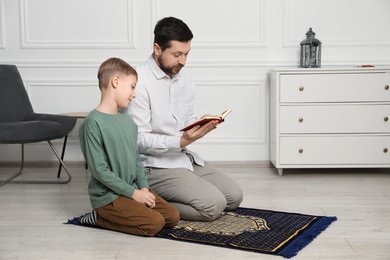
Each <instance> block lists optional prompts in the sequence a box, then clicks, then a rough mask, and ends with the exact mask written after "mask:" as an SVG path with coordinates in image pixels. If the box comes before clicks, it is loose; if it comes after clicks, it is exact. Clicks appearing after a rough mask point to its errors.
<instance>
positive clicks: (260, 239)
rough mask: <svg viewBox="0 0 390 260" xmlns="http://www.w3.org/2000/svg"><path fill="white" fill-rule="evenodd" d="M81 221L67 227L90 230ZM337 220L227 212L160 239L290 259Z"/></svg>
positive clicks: (184, 225) (164, 232)
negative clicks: (212, 219) (74, 225)
mask: <svg viewBox="0 0 390 260" xmlns="http://www.w3.org/2000/svg"><path fill="white" fill-rule="evenodd" d="M78 219H80V217H78V218H74V219H72V220H69V221H68V222H67V224H76V225H82V226H91V225H84V224H81V223H80V222H79V221H78ZM335 220H336V217H326V216H313V215H305V214H298V213H288V212H279V211H270V210H261V209H252V208H238V209H237V210H235V211H230V212H224V213H223V214H222V215H221V217H220V218H218V219H217V220H215V221H213V222H198V221H185V220H180V221H179V223H178V224H177V225H176V226H175V227H174V228H165V229H163V230H162V231H161V232H160V233H159V234H157V237H161V238H167V239H173V240H179V241H185V242H193V243H200V244H207V245H214V246H220V247H225V248H231V249H240V250H247V251H252V252H257V253H265V254H273V255H279V256H283V257H285V258H291V257H293V256H295V255H296V254H297V253H298V252H299V251H300V250H301V249H302V248H304V247H305V246H307V245H308V244H309V243H310V242H311V241H312V240H313V239H314V238H315V237H317V236H318V235H319V234H320V233H321V232H322V231H324V230H325V229H326V228H327V227H328V226H329V225H330V224H331V223H332V222H333V221H335Z"/></svg>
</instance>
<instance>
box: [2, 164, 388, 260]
mask: <svg viewBox="0 0 390 260" xmlns="http://www.w3.org/2000/svg"><path fill="white" fill-rule="evenodd" d="M218 167H220V168H221V169H223V170H224V171H225V172H226V173H227V174H229V175H230V176H231V177H232V178H234V179H235V180H236V181H237V182H238V183H239V184H240V185H241V186H242V188H243V190H244V201H243V203H242V206H243V207H252V208H259V209H270V210H279V211H287V212H298V213H305V214H314V215H327V216H336V217H337V218H338V220H337V221H336V222H334V223H333V224H332V225H331V226H330V227H329V228H328V229H327V230H326V231H325V232H323V233H322V234H321V235H320V236H318V237H317V238H316V239H315V240H314V241H313V242H312V243H311V244H309V245H308V246H307V247H306V248H304V249H303V250H302V251H301V252H300V253H299V254H298V255H297V256H296V257H295V258H294V259H315V260H319V259H329V260H330V259H332V260H334V259H343V260H346V259H351V260H352V259H354V260H356V259H361V260H363V259H364V260H367V259H370V260H371V259H383V260H384V259H386V260H388V259H390V170H389V169H376V170H372V169H371V170H368V169H349V170H339V169H333V170H286V171H285V172H284V176H282V177H280V176H278V175H277V174H276V171H275V170H274V169H272V168H268V167H258V166H257V167H256V166H249V167H241V166H239V165H234V164H230V165H223V164H218ZM7 170H8V171H9V170H10V169H8V168H7V169H6V168H0V176H1V177H3V176H5V175H6V174H5V172H6V171H7ZM55 171H56V169H54V168H51V169H43V168H28V169H26V170H25V174H24V176H28V177H34V178H35V177H38V176H45V177H47V178H49V177H53V176H55V175H56V172H55ZM70 171H71V173H72V175H73V180H72V181H71V182H70V183H69V184H66V185H31V184H28V185H24V184H6V185H4V186H2V187H0V259H1V260H5V259H7V260H8V259H12V260H13V259H23V260H25V259H35V260H43V259H47V260H49V259H50V260H55V259H83V260H88V259H91V260H92V259H100V260H113V259H116V260H128V259H148V260H150V259H158V260H161V259H167V260H174V259H185V260H192V259H202V260H203V259H221V260H222V259H223V260H226V259H232V260H233V259H234V260H235V259H282V258H281V257H278V256H270V255H264V254H257V253H251V252H245V251H239V250H232V249H223V248H218V247H212V246H204V245H199V244H191V243H183V242H177V241H170V240H166V239H160V238H146V237H137V236H131V235H127V234H122V233H118V232H111V231H106V230H99V229H90V228H84V227H78V226H73V225H64V224H63V223H64V222H65V221H66V220H67V219H68V218H72V217H74V216H78V215H80V214H82V213H84V212H87V211H89V210H90V204H89V199H88V195H87V182H88V172H87V171H85V170H84V169H83V167H73V168H70Z"/></svg>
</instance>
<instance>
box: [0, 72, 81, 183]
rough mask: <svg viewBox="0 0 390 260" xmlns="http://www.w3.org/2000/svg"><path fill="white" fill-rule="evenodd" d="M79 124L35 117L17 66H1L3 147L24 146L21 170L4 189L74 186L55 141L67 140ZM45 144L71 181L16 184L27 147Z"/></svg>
mask: <svg viewBox="0 0 390 260" xmlns="http://www.w3.org/2000/svg"><path fill="white" fill-rule="evenodd" d="M75 124H76V118H74V117H69V116H63V115H54V114H38V113H35V112H34V110H33V107H32V105H31V102H30V99H29V97H28V95H27V92H26V89H25V87H24V84H23V81H22V78H21V76H20V74H19V71H18V69H17V68H16V66H14V65H0V144H21V164H20V169H19V171H18V172H17V173H16V174H14V175H12V176H11V177H8V178H6V179H4V180H0V186H2V185H4V184H6V183H10V182H12V183H43V184H50V183H54V184H64V183H68V182H70V180H71V179H72V177H71V175H70V174H69V172H68V169H67V168H66V165H65V164H64V162H63V160H62V159H61V158H60V156H59V154H58V152H57V151H56V149H55V148H54V146H53V145H52V143H51V140H54V139H59V138H63V137H66V136H67V134H68V133H69V132H70V131H71V130H72V129H73V127H74V126H75ZM43 141H46V142H48V144H49V146H50V148H51V149H52V150H53V152H54V154H55V156H56V157H57V158H58V160H59V162H60V164H61V166H62V167H63V168H64V169H65V171H66V173H67V179H66V180H54V181H48V180H15V178H16V177H18V176H19V175H20V174H21V173H22V171H23V168H24V144H28V143H35V142H43ZM58 177H59V176H58Z"/></svg>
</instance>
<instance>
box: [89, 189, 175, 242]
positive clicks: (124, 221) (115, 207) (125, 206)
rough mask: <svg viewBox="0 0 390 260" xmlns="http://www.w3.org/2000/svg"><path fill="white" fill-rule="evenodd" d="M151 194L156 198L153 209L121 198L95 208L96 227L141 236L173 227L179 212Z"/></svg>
mask: <svg viewBox="0 0 390 260" xmlns="http://www.w3.org/2000/svg"><path fill="white" fill-rule="evenodd" d="M152 193H153V194H154V195H155V196H156V206H155V207H154V208H149V207H147V206H146V205H145V204H143V203H139V202H137V201H135V200H133V199H130V198H127V197H123V196H119V197H118V198H117V199H116V200H114V201H113V202H111V203H110V204H108V205H106V206H103V207H101V208H96V209H95V210H96V213H97V224H98V226H101V227H103V228H107V229H111V230H115V231H120V232H124V233H129V234H132V235H141V236H154V235H156V234H157V233H158V232H160V230H161V229H163V228H164V227H165V226H166V227H174V226H175V225H176V224H177V222H178V221H179V219H180V213H179V211H178V210H177V209H176V208H174V207H173V206H171V205H170V204H169V203H168V202H167V201H165V200H164V199H163V198H161V197H160V196H158V195H157V194H156V193H155V192H153V191H152Z"/></svg>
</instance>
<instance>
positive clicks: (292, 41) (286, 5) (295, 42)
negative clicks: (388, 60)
mask: <svg viewBox="0 0 390 260" xmlns="http://www.w3.org/2000/svg"><path fill="white" fill-rule="evenodd" d="M294 3H295V2H294V1H289V0H284V1H283V12H284V15H283V17H284V21H283V25H284V26H283V47H286V48H297V47H299V44H300V42H301V41H302V40H304V38H305V37H304V36H305V35H304V33H306V32H302V38H299V39H298V38H295V37H293V36H292V33H291V31H292V28H291V25H292V24H293V23H292V16H291V10H290V8H291V5H292V4H294ZM362 19H364V17H362ZM305 29H306V30H307V29H308V28H305ZM322 44H323V45H324V44H326V47H389V46H390V39H388V40H382V39H368V40H364V41H361V40H353V39H352V40H347V41H346V40H344V41H340V40H337V39H328V40H326V43H324V42H322Z"/></svg>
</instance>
